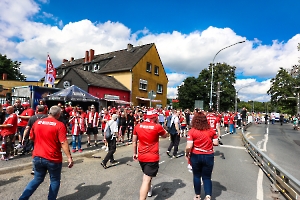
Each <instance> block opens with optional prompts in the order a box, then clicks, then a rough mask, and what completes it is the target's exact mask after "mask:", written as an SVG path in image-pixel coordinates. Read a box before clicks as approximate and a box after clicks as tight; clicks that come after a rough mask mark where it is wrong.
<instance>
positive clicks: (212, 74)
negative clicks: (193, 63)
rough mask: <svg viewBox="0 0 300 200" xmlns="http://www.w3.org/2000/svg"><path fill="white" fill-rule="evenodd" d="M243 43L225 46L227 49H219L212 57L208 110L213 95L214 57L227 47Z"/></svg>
mask: <svg viewBox="0 0 300 200" xmlns="http://www.w3.org/2000/svg"><path fill="white" fill-rule="evenodd" d="M244 42H245V40H244V41H241V42H237V43H234V44H232V45H229V46H227V47H224V48H223V49H220V50H219V51H218V52H217V53H216V55H215V57H214V59H213V62H212V66H211V82H210V97H209V108H212V93H213V79H214V65H215V64H214V63H215V58H216V56H217V55H218V54H219V53H220V52H221V51H223V50H224V49H227V48H229V47H232V46H234V45H237V44H241V43H244Z"/></svg>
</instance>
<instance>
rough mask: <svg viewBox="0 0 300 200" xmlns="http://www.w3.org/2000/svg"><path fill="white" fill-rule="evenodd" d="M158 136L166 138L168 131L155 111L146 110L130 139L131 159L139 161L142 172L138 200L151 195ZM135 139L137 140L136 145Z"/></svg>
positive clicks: (157, 153) (157, 159) (155, 167)
mask: <svg viewBox="0 0 300 200" xmlns="http://www.w3.org/2000/svg"><path fill="white" fill-rule="evenodd" d="M178 132H179V131H178ZM159 136H161V137H163V138H166V137H168V133H167V132H166V130H165V129H164V128H163V127H162V126H161V125H160V124H158V115H157V113H156V111H155V110H152V111H147V116H146V120H145V121H144V122H142V123H140V124H138V125H136V126H135V128H134V130H133V139H132V145H133V160H134V161H139V163H140V166H141V168H142V171H143V173H144V176H143V182H142V185H141V188H140V200H145V199H146V198H147V196H148V197H151V196H152V186H151V180H152V178H153V177H155V176H156V175H157V172H158V168H159V164H158V162H159ZM137 140H139V145H138V146H137Z"/></svg>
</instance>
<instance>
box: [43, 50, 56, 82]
mask: <svg viewBox="0 0 300 200" xmlns="http://www.w3.org/2000/svg"><path fill="white" fill-rule="evenodd" d="M55 78H56V69H55V68H54V66H53V64H52V61H51V58H50V56H49V55H48V57H47V61H46V76H45V84H51V85H54V81H55Z"/></svg>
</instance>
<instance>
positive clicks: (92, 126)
mask: <svg viewBox="0 0 300 200" xmlns="http://www.w3.org/2000/svg"><path fill="white" fill-rule="evenodd" d="M85 119H86V120H85V121H86V127H87V131H86V134H87V147H90V146H91V134H93V135H94V142H95V146H98V144H97V135H98V125H99V114H98V112H96V108H95V106H94V105H91V111H89V112H88V113H87V115H86V118H85Z"/></svg>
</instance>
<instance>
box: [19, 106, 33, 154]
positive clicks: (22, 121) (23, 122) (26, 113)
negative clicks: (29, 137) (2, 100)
mask: <svg viewBox="0 0 300 200" xmlns="http://www.w3.org/2000/svg"><path fill="white" fill-rule="evenodd" d="M22 106H23V107H24V110H23V112H22V113H21V114H20V115H18V118H19V122H18V133H19V144H18V146H17V149H18V148H22V142H23V133H24V130H25V128H26V126H27V123H28V121H29V119H30V117H31V116H33V115H34V114H35V112H34V110H33V109H32V108H30V104H29V103H28V102H24V103H23V104H22Z"/></svg>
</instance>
